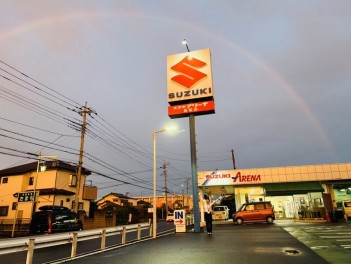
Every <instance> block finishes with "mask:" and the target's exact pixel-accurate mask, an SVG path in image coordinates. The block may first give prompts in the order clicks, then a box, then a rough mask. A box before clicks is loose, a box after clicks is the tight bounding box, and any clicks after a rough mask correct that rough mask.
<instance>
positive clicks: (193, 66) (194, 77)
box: [167, 49, 213, 105]
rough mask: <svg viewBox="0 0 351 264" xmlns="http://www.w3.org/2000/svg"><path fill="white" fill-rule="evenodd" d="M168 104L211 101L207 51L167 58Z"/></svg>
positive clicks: (209, 62)
mask: <svg viewBox="0 0 351 264" xmlns="http://www.w3.org/2000/svg"><path fill="white" fill-rule="evenodd" d="M167 87H168V103H169V104H170V105H176V104H181V103H185V102H187V101H194V100H195V101H206V100H213V88H212V70H211V54H210V50H209V49H204V50H198V51H193V52H187V53H179V54H175V55H169V56H168V57H167Z"/></svg>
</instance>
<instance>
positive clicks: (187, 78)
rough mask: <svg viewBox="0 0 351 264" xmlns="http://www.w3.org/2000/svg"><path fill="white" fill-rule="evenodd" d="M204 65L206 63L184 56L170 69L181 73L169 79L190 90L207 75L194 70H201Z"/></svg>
mask: <svg viewBox="0 0 351 264" xmlns="http://www.w3.org/2000/svg"><path fill="white" fill-rule="evenodd" d="M205 65H206V62H203V61H200V60H198V59H195V58H194V57H190V56H186V57H185V58H184V59H182V60H181V61H180V62H178V63H177V64H176V65H174V66H172V67H171V69H172V70H174V71H176V72H179V73H181V74H180V75H176V76H174V77H173V78H171V80H172V81H175V82H176V83H179V84H180V85H182V86H185V87H186V88H190V87H191V86H193V85H194V84H195V83H197V82H198V81H200V80H201V79H203V78H205V77H206V76H207V74H204V73H203V72H200V71H198V70H196V69H195V68H201V67H203V66H205Z"/></svg>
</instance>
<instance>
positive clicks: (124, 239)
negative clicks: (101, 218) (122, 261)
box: [122, 226, 127, 244]
mask: <svg viewBox="0 0 351 264" xmlns="http://www.w3.org/2000/svg"><path fill="white" fill-rule="evenodd" d="M126 235H127V232H126V227H125V226H124V227H123V230H122V244H125V243H126Z"/></svg>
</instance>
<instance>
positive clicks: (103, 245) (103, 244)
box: [101, 229, 106, 250]
mask: <svg viewBox="0 0 351 264" xmlns="http://www.w3.org/2000/svg"><path fill="white" fill-rule="evenodd" d="M105 248H106V229H103V230H102V232H101V250H105Z"/></svg>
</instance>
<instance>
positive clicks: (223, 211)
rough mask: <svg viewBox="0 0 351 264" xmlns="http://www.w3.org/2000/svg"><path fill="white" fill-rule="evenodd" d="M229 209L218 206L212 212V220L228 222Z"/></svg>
mask: <svg viewBox="0 0 351 264" xmlns="http://www.w3.org/2000/svg"><path fill="white" fill-rule="evenodd" d="M228 219H229V208H228V207H227V206H225V205H217V206H215V207H213V210H212V220H214V221H215V220H228Z"/></svg>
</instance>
